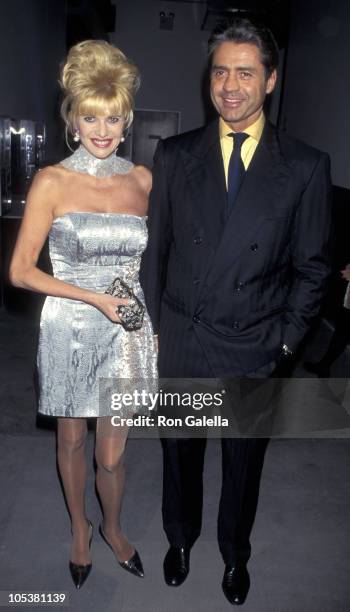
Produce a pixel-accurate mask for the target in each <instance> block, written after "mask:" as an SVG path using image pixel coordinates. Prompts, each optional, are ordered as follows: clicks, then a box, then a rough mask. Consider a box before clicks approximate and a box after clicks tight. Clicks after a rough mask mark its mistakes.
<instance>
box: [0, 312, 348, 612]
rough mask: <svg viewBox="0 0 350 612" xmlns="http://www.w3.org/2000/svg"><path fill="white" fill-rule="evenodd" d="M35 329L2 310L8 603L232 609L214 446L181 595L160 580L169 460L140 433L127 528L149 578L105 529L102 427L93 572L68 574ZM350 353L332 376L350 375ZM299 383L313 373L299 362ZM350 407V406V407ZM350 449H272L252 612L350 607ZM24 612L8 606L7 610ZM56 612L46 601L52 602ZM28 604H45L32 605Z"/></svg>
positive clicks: (321, 336)
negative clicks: (226, 590)
mask: <svg viewBox="0 0 350 612" xmlns="http://www.w3.org/2000/svg"><path fill="white" fill-rule="evenodd" d="M37 333H38V326H37V322H36V320H35V318H34V319H32V318H29V317H28V316H19V315H14V314H9V313H7V312H5V311H1V312H0V342H1V345H0V383H1V387H0V388H1V391H0V402H1V413H0V458H1V461H0V486H1V488H0V490H1V502H0V607H1V605H4V602H5V600H6V593H4V591H6V592H21V593H26V592H46V593H65V594H66V602H67V601H68V609H69V610H71V611H72V612H73V611H74V612H75V611H77V612H80V611H82V612H83V611H84V612H85V611H86V612H88V611H90V610H91V611H92V610H93V611H96V610H98V611H102V612H109V611H111V612H112V611H113V612H197V611H198V612H224V611H225V610H229V609H232V606H231V605H230V604H229V603H228V602H227V600H226V599H225V597H224V595H223V593H222V591H221V586H220V584H221V579H222V573H223V563H222V560H221V557H220V554H219V551H218V547H217V542H216V515H217V507H218V498H219V489H220V477H219V474H220V469H221V468H220V443H219V440H215V439H212V440H209V441H208V448H207V454H206V467H205V497H204V516H203V529H202V535H201V537H200V539H199V540H198V541H197V543H196V544H195V546H194V548H193V550H192V552H191V571H190V574H189V576H188V578H187V580H186V581H185V583H184V584H183V585H182V586H181V587H179V588H169V587H167V586H166V585H165V583H164V580H163V576H162V562H163V557H164V554H165V552H166V550H167V542H166V538H165V536H164V533H163V530H162V522H161V478H162V456H161V448H160V444H159V441H158V440H157V439H135V438H131V439H130V440H129V442H128V446H127V458H126V462H127V480H126V491H125V500H124V508H123V525H124V529H125V532H126V533H127V535H128V537H129V538H130V540H131V541H132V542H133V544H134V545H135V547H136V548H137V549H138V551H139V553H140V555H141V557H142V560H143V564H144V568H145V578H144V579H143V580H141V579H138V578H135V577H134V576H132V575H130V574H127V573H126V572H124V571H123V570H122V569H121V568H120V567H119V566H118V565H117V564H116V562H115V559H114V557H113V554H112V552H111V551H110V550H109V549H108V548H107V546H106V545H105V543H104V542H103V541H102V540H101V538H100V536H99V534H98V524H99V521H100V519H101V512H100V508H99V505H98V502H97V499H96V495H95V490H94V472H93V463H92V455H93V443H94V440H93V431H91V432H90V433H89V439H88V449H87V457H88V461H89V467H90V469H89V482H88V488H87V508H88V516H89V518H90V519H91V521H92V522H93V524H94V527H95V530H94V538H93V542H92V553H93V568H92V572H91V575H90V576H89V579H88V580H87V582H86V584H85V585H84V587H83V588H82V590H81V591H76V590H75V588H74V586H73V584H72V582H71V578H70V575H69V571H68V555H69V544H70V525H69V519H68V515H67V512H66V509H65V505H64V501H63V497H62V493H61V489H60V484H59V480H58V477H57V471H56V458H55V430H54V423H52V422H50V421H48V422H47V421H46V420H44V421H43V419H41V420H38V419H37V418H36V394H35V383H34V382H33V373H34V362H35V346H36V341H37ZM329 333H330V332H329V329H328V328H327V327H326V326H324V325H323V326H321V327H320V328H319V329H318V330H317V333H316V334H314V336H313V337H312V338H310V340H309V342H308V344H307V345H306V348H305V353H304V355H303V356H302V357H303V358H304V357H306V358H308V359H312V358H315V359H316V358H317V356H318V355H319V354H321V352H322V350H323V349H324V347H325V346H326V344H327V340H328V337H329ZM349 372H350V355H349V352H347V353H346V354H344V355H343V356H342V357H341V358H339V360H338V361H337V363H336V364H335V365H334V368H333V371H332V375H333V376H337V377H343V379H345V378H346V377H348V374H349ZM295 376H296V377H298V376H305V372H304V371H303V369H302V366H301V363H300V364H299V365H298V367H297V369H296V371H295ZM346 409H347V405H346ZM349 459H350V442H349V439H348V432H347V431H346V429H345V428H343V431H342V432H339V431H337V432H335V431H334V432H325V433H324V436H323V437H322V436H319V437H312V438H304V439H290V438H287V437H286V438H284V439H281V438H275V439H273V440H272V441H271V442H270V445H269V448H268V452H267V456H266V460H265V467H264V472H263V478H262V483H261V494H260V501H259V509H258V515H257V520H256V523H255V526H254V531H253V534H252V545H253V553H252V558H251V561H250V563H249V571H250V575H251V582H252V584H251V589H250V592H249V595H248V598H247V601H246V603H245V605H244V610H246V611H247V612H316V611H317V612H348V611H349V610H350V580H349V568H348V563H349V558H350V521H349V516H350V487H349V483H348V481H349ZM13 607H16V608H17V607H19V606H18V605H16V606H9V605H8V606H5V607H4V609H10V608H13ZM44 607H49V606H44ZM26 609H33V610H34V609H36V608H34V607H31V606H26Z"/></svg>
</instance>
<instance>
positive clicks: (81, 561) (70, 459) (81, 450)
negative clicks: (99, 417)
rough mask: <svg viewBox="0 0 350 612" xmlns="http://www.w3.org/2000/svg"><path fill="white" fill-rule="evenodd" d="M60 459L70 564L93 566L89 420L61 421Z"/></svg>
mask: <svg viewBox="0 0 350 612" xmlns="http://www.w3.org/2000/svg"><path fill="white" fill-rule="evenodd" d="M57 420H58V423H57V459H58V467H59V472H60V475H61V479H62V484H63V489H64V494H65V498H66V502H67V506H68V510H69V514H70V518H71V521H72V534H73V539H72V548H71V555H70V560H71V561H72V562H73V563H76V564H78V565H87V564H88V563H91V556H90V552H89V538H90V535H91V532H90V528H89V524H88V522H87V519H86V516H85V483H86V461H85V441H86V436H87V425H86V420H85V419H69V418H58V419H57Z"/></svg>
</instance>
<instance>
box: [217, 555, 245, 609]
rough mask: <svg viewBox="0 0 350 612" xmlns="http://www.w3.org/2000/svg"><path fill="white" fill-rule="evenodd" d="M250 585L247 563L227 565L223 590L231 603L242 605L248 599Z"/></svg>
mask: <svg viewBox="0 0 350 612" xmlns="http://www.w3.org/2000/svg"><path fill="white" fill-rule="evenodd" d="M249 587H250V579H249V574H248V570H247V568H246V566H245V565H243V566H241V567H239V566H237V567H235V566H233V565H226V567H225V572H224V577H223V579H222V590H223V591H224V594H225V596H226V598H227V599H228V600H229V602H230V603H231V604H235V605H236V606H240V605H241V604H243V603H244V602H245V600H246V597H247V595H248V591H249Z"/></svg>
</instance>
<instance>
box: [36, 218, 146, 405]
mask: <svg viewBox="0 0 350 612" xmlns="http://www.w3.org/2000/svg"><path fill="white" fill-rule="evenodd" d="M146 244H147V226H146V218H145V217H137V216H134V215H129V214H119V213H89V212H70V213H66V214H65V215H63V216H61V217H57V218H56V219H55V220H54V222H53V224H52V228H51V230H50V234H49V247H50V258H51V262H52V266H53V273H54V276H55V277H56V278H59V279H61V280H63V281H65V282H67V283H71V284H74V285H78V286H80V287H84V288H86V289H92V290H93V291H97V292H101V293H103V292H104V291H105V290H106V289H107V287H108V285H109V284H110V283H111V282H112V280H113V279H114V278H116V277H117V276H119V277H120V278H122V279H123V280H124V281H125V282H126V283H127V284H128V285H129V286H130V287H132V288H133V290H134V292H135V294H136V295H137V297H138V298H139V299H140V300H141V301H142V302H143V303H144V296H143V292H142V289H141V286H140V283H139V269H140V260H141V254H142V252H143V251H144V249H145V248H146ZM156 360H157V352H156V346H155V340H154V337H153V330H152V326H151V322H150V319H149V317H148V314H147V312H146V313H145V317H144V322H143V326H142V328H141V329H140V330H138V331H133V332H129V331H125V330H124V329H123V327H122V326H121V325H119V324H116V323H112V322H111V321H110V320H109V319H108V318H107V317H105V315H103V314H102V313H101V312H100V311H99V310H97V309H96V308H94V307H93V306H90V305H89V304H85V303H84V302H80V301H77V300H70V299H66V298H58V297H52V296H49V297H47V298H46V301H45V304H44V307H43V310H42V314H41V321H40V338H39V350H38V370H39V382H40V401H39V412H40V413H42V414H46V415H51V416H65V417H96V416H109V415H111V414H115V413H114V412H113V411H112V410H111V407H110V403H109V402H108V401H101V388H100V387H101V385H100V381H101V380H102V379H107V380H112V379H113V380H114V381H115V385H117V387H118V379H123V380H124V381H125V380H131V379H139V380H143V381H145V385H146V386H147V384H148V383H147V381H149V386H150V388H154V386H153V384H154V380H155V379H156V377H157V366H156ZM152 381H153V382H152ZM143 386H144V385H143ZM114 390H116V389H115V387H114ZM117 390H118V388H117ZM136 410H137V409H136V408H135V410H134V411H136Z"/></svg>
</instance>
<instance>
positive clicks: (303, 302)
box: [141, 120, 331, 376]
mask: <svg viewBox="0 0 350 612" xmlns="http://www.w3.org/2000/svg"><path fill="white" fill-rule="evenodd" d="M330 229H331V206H330V172H329V158H328V156H327V155H326V154H324V153H321V152H320V151H318V150H316V149H314V148H312V147H310V146H308V145H306V144H304V143H302V142H300V141H297V140H295V139H292V138H290V137H288V136H287V135H286V134H284V133H282V132H279V131H278V130H277V129H276V128H275V127H274V126H272V125H271V124H270V123H269V122H266V124H265V127H264V131H263V134H262V137H261V140H260V142H259V144H258V147H257V149H256V151H255V154H254V156H253V159H252V161H251V163H250V165H249V168H248V170H247V172H246V176H245V179H244V182H243V185H242V187H241V190H240V192H239V195H238V199H237V200H236V203H235V206H234V210H233V212H232V213H231V215H230V216H229V217H228V214H227V191H226V185H225V176H224V168H223V161H222V155H221V149H220V140H219V126H218V121H217V120H216V121H214V122H213V123H211V124H209V125H208V126H206V127H204V128H201V129H198V130H194V131H191V132H188V133H186V134H182V135H180V136H175V137H172V138H168V139H166V140H164V141H160V142H159V144H158V148H157V151H156V155H155V164H154V186H153V190H152V193H151V198H150V211H149V244H148V248H147V250H146V253H145V257H144V261H143V264H142V276H141V278H142V282H143V286H144V291H145V297H146V303H147V307H148V310H149V313H150V316H151V320H152V323H153V326H154V330H155V332H157V331H158V330H159V328H160V327H161V325H162V319H163V318H164V317H165V316H166V317H169V316H170V315H169V313H170V312H171V311H172V312H176V317H175V318H174V321H173V322H172V325H176V326H177V328H178V329H177V334H175V336H174V337H176V336H178V337H179V338H180V336H181V337H183V335H184V334H185V335H186V333H187V332H188V330H189V325H192V326H193V329H194V331H195V334H196V336H197V338H198V340H199V342H200V345H201V346H202V348H203V350H204V352H205V355H206V358H207V360H208V362H209V363H210V365H211V368H212V370H213V372H214V373H215V375H216V376H221V375H229V376H241V375H245V374H248V375H249V374H252V375H258V376H260V375H262V376H265V375H268V374H269V373H270V372H271V371H272V370H273V368H274V366H275V363H276V360H277V359H278V356H279V355H280V351H281V346H282V343H286V344H287V345H288V347H289V348H290V349H291V350H293V351H294V350H295V349H296V348H297V346H298V344H299V343H300V341H301V339H302V338H303V336H304V334H305V332H306V330H307V329H308V327H309V324H310V321H311V319H312V318H313V317H314V316H315V315H316V314H317V312H318V310H319V306H320V302H321V298H322V296H323V293H324V290H325V281H326V279H327V277H328V274H329V261H328V257H329V253H328V251H329V238H330ZM160 343H162V338H160ZM175 343H176V340H175ZM185 346H186V345H185ZM162 350H163V351H167V350H169V351H174V350H176V347H174V346H169V347H164V346H163V347H162Z"/></svg>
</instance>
